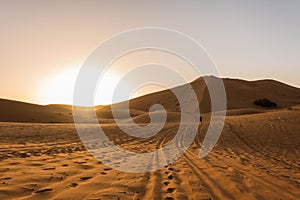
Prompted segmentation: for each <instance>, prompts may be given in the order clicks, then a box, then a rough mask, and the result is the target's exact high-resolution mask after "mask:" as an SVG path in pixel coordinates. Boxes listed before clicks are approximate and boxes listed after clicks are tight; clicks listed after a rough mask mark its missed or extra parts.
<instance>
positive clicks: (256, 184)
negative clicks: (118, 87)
mask: <svg viewBox="0 0 300 200" xmlns="http://www.w3.org/2000/svg"><path fill="white" fill-rule="evenodd" d="M207 79H208V81H214V79H216V78H215V77H208V78H207ZM224 83H225V88H226V91H227V100H228V110H227V111H226V114H227V117H226V122H225V126H224V129H223V131H222V134H221V137H220V139H219V141H218V143H217V145H216V146H215V147H214V148H213V151H212V152H211V153H210V154H208V156H207V157H205V158H203V159H200V158H199V157H198V153H199V149H200V148H201V146H202V145H203V140H204V137H205V135H206V132H207V129H208V125H209V124H210V123H211V124H212V125H213V126H215V125H217V123H218V122H215V121H212V122H210V113H209V111H210V108H209V107H210V101H209V94H208V93H207V88H206V84H205V82H204V79H203V78H199V79H197V80H195V81H193V82H192V83H191V84H192V86H193V88H194V89H195V91H196V93H197V98H198V99H199V101H200V108H201V111H202V112H203V114H202V117H203V122H202V123H201V124H200V123H199V130H198V134H197V135H196V137H195V140H194V142H193V143H192V145H191V146H190V147H189V148H188V150H187V151H186V152H185V153H184V155H183V156H182V157H180V158H179V159H178V160H176V161H175V162H173V163H172V164H170V165H168V166H165V167H164V168H163V169H161V170H157V171H153V172H147V173H125V172H121V171H117V170H115V169H112V168H110V167H108V166H105V165H104V164H103V163H102V162H101V161H99V160H97V159H96V158H94V157H93V156H92V155H91V154H90V153H89V151H87V150H86V148H85V146H84V145H83V144H82V143H81V140H80V138H79V136H78V133H77V132H76V129H75V126H74V124H72V123H69V122H72V115H71V112H72V108H71V106H67V105H49V106H40V105H33V104H27V103H22V102H16V101H9V100H4V99H1V100H0V108H1V109H0V110H1V112H0V121H2V122H0V138H1V140H0V161H1V162H0V172H1V173H0V199H5V200H6V199H80V200H81V199H125V200H127V199H135V200H137V199H155V200H157V199H164V200H172V199H178V200H185V199H193V200H204V199H206V200H208V199H221V200H223V199H225V200H226V199H228V200H232V199H237V200H240V199H246V200H248V199H249V200H250V199H290V200H292V199H299V197H300V189H299V188H300V162H299V157H300V149H299V146H300V137H299V130H300V89H298V88H294V87H291V86H288V85H285V84H282V83H279V82H276V81H272V80H263V81H254V82H248V81H243V80H233V79H224ZM176 89H178V90H181V91H184V90H185V89H186V86H180V87H178V88H176ZM257 98H269V99H272V100H273V101H275V102H276V103H277V104H278V108H276V109H264V108H261V107H258V106H255V105H254V104H253V101H254V100H255V99H257ZM155 103H160V104H162V105H164V107H165V108H166V110H167V123H166V124H165V126H164V127H163V129H162V130H161V131H160V132H159V133H157V134H156V135H155V136H153V137H150V138H146V139H143V138H134V137H131V136H129V135H128V134H126V133H124V132H123V131H122V130H121V129H120V128H119V127H117V125H116V124H115V123H114V119H113V116H112V113H111V108H110V106H98V107H96V112H97V115H98V118H99V121H100V122H101V126H102V128H103V130H104V131H105V133H106V134H107V137H108V138H109V139H110V140H111V141H112V142H114V144H116V145H118V146H119V147H120V148H123V149H126V150H129V151H132V152H136V153H145V152H151V151H154V150H156V149H160V148H162V147H163V146H165V145H167V144H168V142H169V141H170V140H172V139H173V138H174V136H175V135H176V133H177V130H178V127H179V122H180V116H181V114H180V106H179V105H178V101H176V98H175V96H174V95H173V94H172V93H171V91H170V90H165V91H161V92H157V93H154V94H149V95H146V96H143V97H139V98H136V99H133V100H131V101H130V107H131V110H130V114H131V117H132V119H133V120H134V121H135V122H136V123H138V124H139V125H145V124H147V123H149V122H150V118H149V115H148V109H149V107H150V106H151V105H152V104H155ZM123 106H124V102H123V103H119V104H117V105H116V107H117V108H118V109H117V110H116V112H117V113H118V115H119V116H120V119H121V120H123V122H124V124H126V120H128V119H126V118H125V117H124V118H123V116H126V115H125V114H126V113H125V111H124V110H123V109H122V108H123ZM152 114H154V115H157V114H160V111H154V112H153V113H152ZM16 122H27V123H16ZM37 122H45V123H37ZM50 122H52V123H50ZM55 122H59V123H55ZM64 122H68V123H64ZM82 126H84V127H89V126H92V125H91V124H82ZM129 128H131V127H129ZM184 134H189V132H186V133H184ZM180 137H184V135H182V136H180ZM180 142H182V141H180ZM113 153H114V152H107V157H108V158H109V155H112V154H113ZM163 157H164V158H167V157H168V155H165V154H164V155H163ZM155 160H156V157H154V158H153V160H150V161H151V162H153V163H154V162H155ZM116 162H126V157H120V158H119V160H117V161H116ZM132 167H133V168H134V167H135V166H132Z"/></svg>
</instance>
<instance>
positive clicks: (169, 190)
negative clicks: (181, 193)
mask: <svg viewBox="0 0 300 200" xmlns="http://www.w3.org/2000/svg"><path fill="white" fill-rule="evenodd" d="M174 191H175V188H168V189H167V192H168V193H173V192H174Z"/></svg>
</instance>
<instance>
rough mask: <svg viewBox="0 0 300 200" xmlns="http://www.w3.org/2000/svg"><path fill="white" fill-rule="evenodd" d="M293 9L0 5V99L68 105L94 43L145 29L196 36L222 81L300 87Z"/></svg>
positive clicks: (30, 1) (290, 1) (258, 1)
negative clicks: (234, 79)
mask: <svg viewBox="0 0 300 200" xmlns="http://www.w3.org/2000/svg"><path fill="white" fill-rule="evenodd" d="M299 10H300V1H298V0H268V1H267V0H251V1H250V0H249V1H240V0H236V1H234V0H227V1H222V0H220V1H213V0H207V1H196V0H195V1H174V0H172V1H92V0H81V1H79V0H52V1H50V0H49V1H40V0H18V1H17V0H0V30H1V31H0V44H1V45H0V84H1V87H0V97H1V98H8V99H17V100H22V101H27V102H35V103H40V104H48V103H71V97H72V84H71V83H72V81H74V79H75V78H76V73H77V71H78V69H79V68H80V66H81V64H82V63H83V61H84V60H85V59H86V58H87V56H88V55H89V53H90V52H91V51H92V50H93V49H94V48H95V47H96V46H97V45H98V44H99V43H101V42H103V41H104V40H105V39H107V38H109V37H110V36H112V35H114V34H117V33H119V32H122V31H125V30H128V29H133V28H140V27H149V26H150V27H153V26H154V27H164V28H169V29H174V30H177V31H180V32H183V33H185V34H187V35H189V36H190V37H192V38H194V39H195V40H196V41H197V42H199V43H200V44H202V45H203V46H204V47H205V48H206V50H207V51H208V52H209V54H210V56H211V57H212V59H213V60H214V62H215V63H216V65H217V66H218V69H219V71H220V73H221V75H222V77H238V78H242V79H247V80H253V79H263V78H272V79H277V80H279V81H283V82H285V83H288V84H291V85H294V86H297V87H300V79H299V74H300V56H299V55H300V54H299V53H300V37H299V35H300V12H299ZM127 64H128V63H127ZM113 79H118V74H114V75H111V77H110V80H113ZM64 82H65V84H62V83H64ZM104 103H105V102H104Z"/></svg>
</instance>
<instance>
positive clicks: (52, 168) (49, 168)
mask: <svg viewBox="0 0 300 200" xmlns="http://www.w3.org/2000/svg"><path fill="white" fill-rule="evenodd" d="M54 169H56V168H55V167H47V168H44V169H43V170H54Z"/></svg>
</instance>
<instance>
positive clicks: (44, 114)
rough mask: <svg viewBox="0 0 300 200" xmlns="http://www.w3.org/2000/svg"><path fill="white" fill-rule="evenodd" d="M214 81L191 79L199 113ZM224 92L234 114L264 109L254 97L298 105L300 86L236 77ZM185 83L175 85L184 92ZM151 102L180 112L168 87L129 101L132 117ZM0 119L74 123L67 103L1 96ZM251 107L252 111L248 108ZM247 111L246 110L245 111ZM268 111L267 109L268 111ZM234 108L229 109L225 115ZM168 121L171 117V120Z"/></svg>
mask: <svg viewBox="0 0 300 200" xmlns="http://www.w3.org/2000/svg"><path fill="white" fill-rule="evenodd" d="M204 79H205V80H206V81H207V82H210V81H212V82H213V81H215V80H216V79H217V78H216V77H214V76H210V77H204V78H198V79H196V80H195V81H193V82H191V86H192V87H193V89H194V91H195V93H196V95H197V98H198V102H199V107H200V110H201V113H208V112H210V96H209V92H208V90H207V86H206V83H205V81H204ZM223 81H224V85H225V89H226V93H227V108H228V110H236V111H234V112H235V115H237V114H239V112H240V113H241V114H243V113H245V112H252V113H253V112H264V111H263V110H264V109H262V108H261V107H258V106H256V105H254V104H253V102H254V101H255V100H256V99H259V98H269V99H271V100H273V101H275V102H276V103H277V104H278V109H282V108H288V107H291V106H294V105H298V104H300V89H299V88H295V87H292V86H289V85H286V84H283V83H280V82H277V81H274V80H260V81H244V80H238V79H223ZM187 89H188V87H187V86H186V85H183V86H179V87H176V88H174V90H177V91H179V92H181V93H183V94H184V92H185V91H186V90H187ZM127 103H128V102H121V103H118V104H115V105H114V106H115V108H116V110H117V111H116V112H118V116H120V117H121V118H122V116H125V114H122V113H125V112H124V111H123V109H124V107H125V104H127ZM154 104H161V105H163V106H164V108H165V109H166V110H167V111H168V112H171V113H172V112H180V104H179V102H178V100H177V98H176V96H175V95H174V94H173V93H172V91H171V90H164V91H160V92H156V93H152V94H148V95H145V96H142V97H139V98H135V99H132V100H130V102H129V105H130V114H131V116H132V117H136V116H138V115H143V114H145V112H148V111H149V109H150V107H151V106H152V105H154ZM0 109H1V112H0V121H2V122H39V123H41V122H42V123H70V122H73V117H72V107H71V106H68V105H47V106H41V105H34V104H29V103H23V102H18V101H11V100H5V99H0ZM237 109H242V110H243V111H237ZM251 109H252V110H251ZM95 110H96V112H97V116H98V117H99V121H102V122H108V123H110V122H111V119H113V116H112V112H111V106H110V105H108V106H96V107H95ZM246 110H248V111H246ZM267 111H268V110H267ZM230 113H233V111H231V112H228V114H230ZM170 120H171V119H170Z"/></svg>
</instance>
